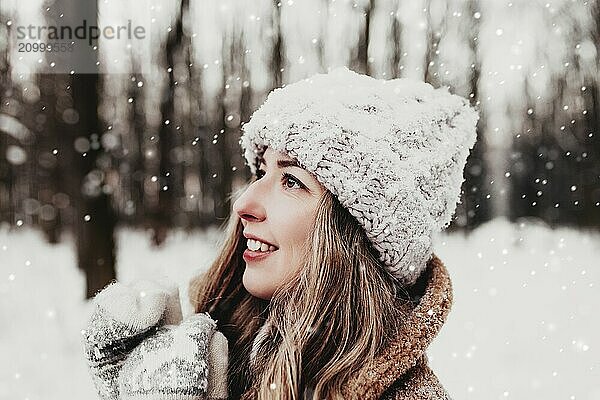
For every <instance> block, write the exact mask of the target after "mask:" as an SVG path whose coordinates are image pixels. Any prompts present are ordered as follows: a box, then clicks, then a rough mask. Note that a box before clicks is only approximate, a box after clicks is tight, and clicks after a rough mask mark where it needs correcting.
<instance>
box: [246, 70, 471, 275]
mask: <svg viewBox="0 0 600 400" xmlns="http://www.w3.org/2000/svg"><path fill="white" fill-rule="evenodd" d="M478 118H479V116H478V114H477V112H476V111H475V110H474V109H473V108H472V107H471V106H470V105H469V102H468V100H466V99H465V98H463V97H460V96H457V95H452V94H450V93H449V92H448V89H447V88H440V89H434V88H433V87H432V86H431V85H429V84H427V83H424V82H420V81H415V80H411V79H406V78H403V79H393V80H388V81H386V80H378V79H374V78H371V77H369V76H366V75H360V74H357V73H355V72H352V71H350V70H348V69H347V68H345V67H340V68H336V69H334V70H332V71H331V72H329V73H328V74H317V75H314V76H312V77H310V78H307V79H304V80H301V81H299V82H296V83H293V84H290V85H287V86H285V87H283V88H278V89H275V90H273V91H272V92H271V93H270V94H269V96H268V97H267V100H266V101H265V102H264V104H263V105H262V106H261V107H260V108H259V109H258V110H257V111H256V112H255V113H254V114H253V115H252V117H251V118H250V121H249V122H247V123H246V124H244V125H243V127H242V129H243V135H242V137H241V139H240V144H241V146H242V149H243V151H244V157H245V159H246V162H247V164H248V165H249V167H250V170H251V172H252V173H253V174H255V173H256V170H257V168H258V166H259V163H260V160H261V159H262V156H263V154H264V151H265V150H266V148H267V147H270V148H272V149H273V150H276V151H281V152H284V153H287V154H288V155H289V156H290V157H292V158H295V159H296V160H297V161H298V163H299V164H300V165H301V166H302V167H303V168H305V169H306V170H307V171H309V172H311V173H312V174H313V175H314V176H315V177H316V179H317V180H318V181H319V182H321V184H323V186H325V187H326V188H327V189H328V190H329V191H331V192H332V193H333V195H335V196H336V197H337V199H338V200H339V202H340V203H341V204H342V206H344V207H345V208H346V209H348V210H349V212H350V213H351V214H352V215H353V216H354V217H355V218H356V219H357V220H358V222H359V223H360V225H361V226H362V227H363V228H364V230H365V232H366V234H367V236H368V238H369V240H370V241H371V243H372V244H373V247H374V248H375V249H376V250H377V251H378V252H379V255H380V257H379V258H380V260H381V261H382V262H383V263H384V264H385V265H386V266H387V268H388V269H389V271H390V272H391V273H392V275H393V276H395V277H396V278H397V279H398V280H399V281H400V282H401V283H403V284H405V285H412V284H413V283H414V282H415V281H416V279H417V278H418V277H419V275H420V274H421V272H422V271H423V270H424V269H425V267H426V263H427V261H428V260H429V259H430V258H431V255H432V238H433V235H434V234H435V233H437V232H440V231H441V230H443V229H444V228H446V227H447V226H448V225H449V224H450V221H451V219H452V216H453V215H454V212H455V209H456V204H457V203H458V202H459V201H460V188H461V185H462V182H463V181H464V178H463V169H464V166H465V163H466V159H467V156H468V155H469V150H470V149H471V148H472V147H473V145H474V143H475V140H476V136H477V133H476V125H477V121H478Z"/></svg>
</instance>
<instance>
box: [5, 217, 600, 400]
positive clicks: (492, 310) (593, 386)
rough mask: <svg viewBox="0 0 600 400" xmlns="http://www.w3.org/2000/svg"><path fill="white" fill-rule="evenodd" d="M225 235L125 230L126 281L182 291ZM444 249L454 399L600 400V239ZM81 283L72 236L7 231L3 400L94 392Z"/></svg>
mask: <svg viewBox="0 0 600 400" xmlns="http://www.w3.org/2000/svg"><path fill="white" fill-rule="evenodd" d="M218 239H219V235H218V233H215V232H211V233H197V234H193V235H186V234H184V233H175V234H173V235H172V236H171V237H170V238H169V240H168V242H167V244H166V246H165V247H164V248H163V249H161V250H155V249H151V248H150V246H149V239H148V238H147V237H146V235H145V234H144V233H143V232H140V231H120V232H119V234H118V262H119V266H120V268H119V270H118V278H119V279H121V280H123V281H131V280H134V279H139V278H141V277H157V276H160V275H166V276H168V277H170V278H171V279H173V280H175V281H177V282H180V285H181V289H182V298H183V297H184V296H185V288H186V284H187V281H188V280H189V278H190V276H192V274H194V272H195V271H197V270H198V269H201V268H204V267H206V266H207V265H208V263H209V262H210V261H211V260H212V257H213V255H214V251H215V242H216V241H217V240H218ZM436 253H437V254H438V255H439V256H440V257H441V259H442V260H443V261H444V262H445V263H446V265H447V267H448V269H449V271H450V274H451V276H452V281H453V286H454V306H453V308H452V311H451V313H450V315H449V317H448V322H447V323H446V325H445V326H444V327H443V328H442V331H441V332H440V335H439V336H438V337H437V338H436V340H435V341H434V343H433V344H432V345H431V347H430V351H429V356H430V364H431V365H432V367H433V369H434V370H435V372H436V373H437V375H438V377H439V378H440V380H441V381H442V383H443V384H444V386H445V387H446V388H447V389H448V391H449V392H450V393H451V394H452V395H453V397H454V398H455V399H457V400H459V399H484V400H487V399H565V400H570V399H578V400H596V399H600V383H599V382H600V351H599V347H598V342H597V341H594V339H593V338H594V337H595V338H598V337H600V318H599V317H598V314H597V308H598V306H600V291H599V288H600V281H599V279H598V277H599V274H600V271H599V270H598V262H597V261H595V260H599V259H600V235H598V234H597V233H596V234H590V233H583V232H580V231H575V230H568V229H560V230H554V231H553V230H550V229H548V228H547V227H545V226H543V225H538V224H534V223H531V222H526V223H524V224H510V223H508V222H506V221H504V220H502V219H499V220H496V221H493V222H491V223H488V224H486V225H483V226H482V227H480V228H479V229H477V230H476V231H475V232H473V233H472V234H471V235H469V236H464V235H463V234H452V235H449V236H447V235H443V236H441V237H440V238H439V240H438V241H437V243H436ZM83 284H84V280H83V276H82V275H81V274H80V272H79V271H78V270H77V268H76V267H75V259H74V254H73V251H72V247H71V244H70V243H69V242H65V243H63V244H60V245H58V246H50V245H48V244H46V243H44V241H43V240H42V238H41V235H39V234H38V233H37V232H35V231H32V230H27V229H23V228H20V229H19V230H18V231H13V232H10V233H9V232H8V231H7V230H6V229H4V228H2V227H0V327H1V329H0V399H2V400H4V399H10V400H17V399H19V400H38V399H44V400H67V399H77V400H80V399H83V400H85V399H95V394H94V391H93V388H92V386H91V382H90V380H89V377H88V375H87V369H86V367H85V364H84V361H83V359H82V353H81V346H80V330H81V329H82V327H83V326H84V323H85V319H86V316H87V313H88V312H89V303H87V302H85V301H83V300H82V298H83V294H84V288H83ZM189 311H190V310H189V308H188V309H186V310H184V312H189Z"/></svg>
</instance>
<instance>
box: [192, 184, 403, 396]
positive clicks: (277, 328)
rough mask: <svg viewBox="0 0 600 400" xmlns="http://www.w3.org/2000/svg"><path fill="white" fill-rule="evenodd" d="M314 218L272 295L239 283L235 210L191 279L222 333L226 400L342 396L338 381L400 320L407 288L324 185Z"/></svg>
mask: <svg viewBox="0 0 600 400" xmlns="http://www.w3.org/2000/svg"><path fill="white" fill-rule="evenodd" d="M314 226H315V229H314V231H313V232H312V235H311V237H310V238H308V241H307V246H306V254H305V256H304V257H303V258H302V259H303V265H301V266H300V268H298V270H297V273H296V274H295V275H294V276H293V277H291V278H290V279H289V280H288V281H287V282H285V284H284V285H283V286H282V287H280V288H278V289H277V290H276V291H275V293H274V294H273V296H272V298H271V300H270V301H266V300H262V299H259V298H256V297H254V296H252V295H251V294H250V293H248V292H247V291H246V289H245V288H244V286H243V284H242V275H243V272H244V268H245V262H244V260H243V258H242V253H243V251H244V250H245V248H246V239H245V238H244V237H243V235H242V232H243V225H242V223H241V220H240V217H239V216H238V215H237V214H236V213H235V212H232V213H231V216H230V218H229V220H228V224H227V229H226V235H225V238H224V241H223V243H222V246H221V249H220V251H219V253H218V256H217V258H216V260H215V261H214V262H213V264H212V266H211V267H210V268H209V269H208V270H207V271H206V272H205V273H204V274H203V275H201V276H198V277H196V278H194V279H193V280H192V281H191V283H190V288H189V289H190V290H189V293H190V298H191V301H192V303H193V304H194V308H195V311H196V312H208V313H210V314H211V316H212V317H213V318H214V319H216V320H218V327H219V329H220V330H221V332H223V334H224V335H225V336H226V337H227V339H228V341H229V362H230V364H229V371H228V384H229V392H230V397H231V398H252V399H254V398H258V399H273V398H277V399H301V398H305V396H306V395H307V394H308V396H310V395H311V394H312V398H314V399H324V398H328V399H330V398H341V393H342V387H343V385H344V382H346V381H347V380H348V378H349V377H350V376H351V375H352V373H353V372H356V371H357V370H358V369H359V367H360V366H361V365H363V364H364V363H365V362H366V361H367V360H368V359H370V358H372V357H374V356H375V355H376V354H377V353H378V351H380V350H382V349H383V348H384V347H385V345H386V344H387V343H388V341H389V340H390V338H391V337H393V335H394V334H395V332H396V331H397V329H398V328H399V327H400V326H401V324H402V321H403V320H404V317H405V315H403V313H402V311H401V308H400V307H398V301H409V299H410V295H409V292H408V291H407V290H406V289H405V288H403V287H402V286H401V285H400V284H399V283H398V282H397V281H395V280H394V278H393V277H392V276H391V274H389V273H388V272H387V271H386V270H385V268H384V267H383V266H382V264H381V263H380V262H379V261H378V259H377V253H376V250H375V249H374V248H373V247H372V246H371V244H370V242H369V240H368V239H367V237H366V235H365V232H364V230H363V229H362V228H361V226H360V225H359V224H358V222H357V220H356V219H355V218H354V217H353V216H352V215H351V214H350V213H349V212H348V211H347V210H346V209H345V208H344V207H342V206H341V204H340V203H339V202H338V200H337V199H336V198H335V196H333V195H332V194H331V192H329V191H327V190H325V192H324V195H323V196H322V198H321V199H320V201H319V203H318V207H317V210H316V218H315V224H314ZM251 353H252V357H251ZM244 393H245V394H244Z"/></svg>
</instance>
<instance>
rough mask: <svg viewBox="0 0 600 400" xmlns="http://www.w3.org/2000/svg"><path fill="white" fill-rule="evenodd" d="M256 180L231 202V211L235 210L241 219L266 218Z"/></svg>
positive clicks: (259, 219) (257, 220) (256, 220)
mask: <svg viewBox="0 0 600 400" xmlns="http://www.w3.org/2000/svg"><path fill="white" fill-rule="evenodd" d="M257 183H258V182H253V183H251V184H250V186H248V187H247V188H246V190H245V191H244V193H242V195H241V196H240V197H238V199H237V200H236V201H235V202H234V203H233V211H234V212H236V213H237V214H238V215H239V216H240V218H241V219H242V220H243V221H247V222H260V221H264V220H265V218H266V212H265V208H264V207H263V205H262V203H263V201H262V197H261V195H260V193H259V190H258V189H259V188H258V187H259V186H260V185H258V184H257Z"/></svg>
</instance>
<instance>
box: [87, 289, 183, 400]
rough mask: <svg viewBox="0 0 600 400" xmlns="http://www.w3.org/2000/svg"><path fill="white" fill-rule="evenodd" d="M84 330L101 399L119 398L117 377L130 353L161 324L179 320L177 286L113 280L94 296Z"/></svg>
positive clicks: (89, 357) (90, 367) (89, 363)
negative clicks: (92, 306)
mask: <svg viewBox="0 0 600 400" xmlns="http://www.w3.org/2000/svg"><path fill="white" fill-rule="evenodd" d="M93 302H94V308H93V311H92V315H91V317H90V319H89V322H88V325H87V327H86V329H85V330H84V331H83V332H82V333H83V342H84V352H85V357H86V360H87V362H88V366H89V370H90V374H91V376H92V380H93V382H94V385H95V387H96V390H97V392H98V395H99V396H100V398H101V399H102V400H118V399H119V398H120V397H119V392H118V386H117V378H118V374H119V371H120V370H121V367H122V365H123V363H124V361H125V359H126V357H127V356H128V355H129V353H130V352H131V351H132V350H133V349H134V348H135V347H136V346H137V345H139V344H140V343H141V342H142V341H143V340H144V339H146V338H148V337H149V336H151V335H152V334H153V333H154V332H156V330H157V329H158V328H159V326H161V325H163V324H177V323H179V322H180V321H181V307H180V304H179V292H178V289H177V286H175V285H171V284H167V285H161V284H158V283H156V282H151V281H138V282H135V283H133V284H131V285H125V284H122V283H120V282H114V283H112V284H110V285H108V286H107V287H106V288H104V289H103V290H102V291H101V292H100V293H98V294H97V295H96V297H95V298H94V300H93Z"/></svg>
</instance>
